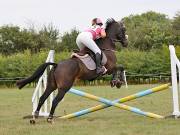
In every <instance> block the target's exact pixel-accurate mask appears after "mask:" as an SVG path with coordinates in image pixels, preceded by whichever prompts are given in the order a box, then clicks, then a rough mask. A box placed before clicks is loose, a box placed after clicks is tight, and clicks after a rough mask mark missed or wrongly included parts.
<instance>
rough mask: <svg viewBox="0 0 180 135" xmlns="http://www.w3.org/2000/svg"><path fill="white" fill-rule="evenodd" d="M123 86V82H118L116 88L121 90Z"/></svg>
mask: <svg viewBox="0 0 180 135" xmlns="http://www.w3.org/2000/svg"><path fill="white" fill-rule="evenodd" d="M121 85H122V82H121V81H118V82H117V83H116V88H118V89H119V88H121Z"/></svg>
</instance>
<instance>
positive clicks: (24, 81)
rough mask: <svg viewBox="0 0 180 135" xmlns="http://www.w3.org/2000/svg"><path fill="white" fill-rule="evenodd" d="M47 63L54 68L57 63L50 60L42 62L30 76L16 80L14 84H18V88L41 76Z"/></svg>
mask: <svg viewBox="0 0 180 135" xmlns="http://www.w3.org/2000/svg"><path fill="white" fill-rule="evenodd" d="M49 65H53V66H54V68H56V66H57V64H56V63H52V62H47V63H44V64H42V65H40V66H39V67H38V68H37V70H36V71H35V72H34V73H33V75H32V76H30V77H28V78H25V79H22V80H18V81H17V82H16V85H17V86H18V88H19V89H21V88H23V87H24V86H25V85H26V84H28V83H30V82H32V81H34V80H35V79H37V78H39V77H40V76H42V74H43V73H44V70H45V69H46V67H47V66H49Z"/></svg>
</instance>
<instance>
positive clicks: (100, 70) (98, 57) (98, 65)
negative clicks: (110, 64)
mask: <svg viewBox="0 0 180 135" xmlns="http://www.w3.org/2000/svg"><path fill="white" fill-rule="evenodd" d="M95 56H96V73H97V74H103V73H104V71H105V69H104V68H103V67H102V66H101V54H99V53H96V54H95Z"/></svg>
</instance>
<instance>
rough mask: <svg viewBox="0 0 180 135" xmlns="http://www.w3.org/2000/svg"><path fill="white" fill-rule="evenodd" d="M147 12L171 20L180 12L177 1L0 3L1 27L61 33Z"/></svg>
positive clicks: (33, 0)
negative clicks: (51, 27)
mask: <svg viewBox="0 0 180 135" xmlns="http://www.w3.org/2000/svg"><path fill="white" fill-rule="evenodd" d="M147 11H155V12H158V13H164V14H166V15H167V16H168V17H169V18H173V17H174V16H175V14H176V13H177V11H180V0H0V26H2V25H6V24H10V25H18V26H21V27H25V28H29V27H32V26H34V27H35V28H41V27H42V26H43V25H48V24H53V25H54V26H55V27H56V28H57V29H59V31H60V32H61V33H63V32H67V31H70V30H71V29H73V28H77V29H78V30H80V31H82V30H83V29H85V28H86V27H88V26H89V25H90V23H91V20H92V19H93V18H95V17H99V18H101V19H102V20H103V21H104V22H105V21H106V20H107V19H108V18H114V19H115V20H117V21H119V20H121V19H122V18H123V17H126V16H129V15H136V14H141V13H144V12H147Z"/></svg>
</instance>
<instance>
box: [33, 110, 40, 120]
mask: <svg viewBox="0 0 180 135" xmlns="http://www.w3.org/2000/svg"><path fill="white" fill-rule="evenodd" d="M38 117H39V112H38V111H35V112H34V118H36V119H37V118H38Z"/></svg>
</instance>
